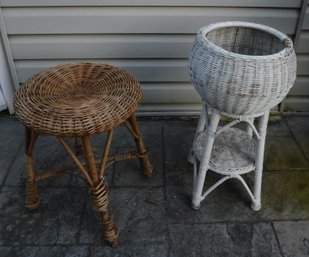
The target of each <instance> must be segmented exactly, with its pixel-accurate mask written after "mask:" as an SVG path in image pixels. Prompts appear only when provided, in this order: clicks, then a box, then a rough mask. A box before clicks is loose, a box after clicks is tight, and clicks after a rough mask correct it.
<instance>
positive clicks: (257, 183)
mask: <svg viewBox="0 0 309 257" xmlns="http://www.w3.org/2000/svg"><path fill="white" fill-rule="evenodd" d="M268 118H269V111H267V112H266V113H265V114H264V115H263V116H261V117H259V118H258V132H259V135H260V139H259V140H257V151H256V157H255V174H254V188H253V195H254V200H253V201H252V203H251V208H252V209H253V210H254V211H258V210H260V209H261V187H262V173H263V161H264V150H265V138H266V132H267V123H268Z"/></svg>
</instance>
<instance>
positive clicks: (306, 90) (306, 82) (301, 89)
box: [289, 76, 309, 97]
mask: <svg viewBox="0 0 309 257" xmlns="http://www.w3.org/2000/svg"><path fill="white" fill-rule="evenodd" d="M289 95H290V96H305V97H309V76H299V77H298V78H297V79H296V82H295V84H294V86H293V87H292V88H291V90H290V92H289Z"/></svg>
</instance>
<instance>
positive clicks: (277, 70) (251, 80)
mask: <svg viewBox="0 0 309 257" xmlns="http://www.w3.org/2000/svg"><path fill="white" fill-rule="evenodd" d="M295 71H296V56H295V52H294V48H293V43H292V41H291V39H290V38H288V37H287V36H286V35H285V34H283V33H281V32H280V31H278V30H275V29H273V28H270V27H268V26H264V25H260V24H255V23H248V22H220V23H214V24H211V25H209V26H206V27H203V28H201V29H200V31H199V32H198V35H197V38H196V40H195V42H194V45H193V48H192V49H191V51H190V56H189V73H190V77H191V80H192V83H193V85H194V86H195V88H196V90H197V91H198V92H199V93H200V95H201V96H202V98H203V99H204V100H205V101H206V102H207V104H209V105H210V106H212V107H214V108H216V109H218V110H220V111H221V112H225V113H228V114H234V115H250V114H257V113H262V112H264V111H266V110H269V109H270V108H272V107H274V106H276V105H277V104H278V103H280V102H281V101H282V100H283V98H284V97H285V96H286V95H287V93H288V91H289V90H290V88H291V87H292V85H293V83H294V81H295V78H296V72H295Z"/></svg>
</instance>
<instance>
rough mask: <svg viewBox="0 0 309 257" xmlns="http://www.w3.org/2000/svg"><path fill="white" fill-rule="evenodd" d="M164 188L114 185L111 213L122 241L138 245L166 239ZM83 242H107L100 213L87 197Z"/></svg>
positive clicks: (121, 243)
mask: <svg viewBox="0 0 309 257" xmlns="http://www.w3.org/2000/svg"><path fill="white" fill-rule="evenodd" d="M165 204H166V203H165V199H164V190H163V188H162V187H158V188H132V187H130V188H113V189H112V190H110V205H111V208H110V210H111V213H112V214H113V215H114V220H115V221H116V224H117V227H118V229H119V232H120V234H119V244H120V245H139V244H145V243H152V242H158V241H165V240H167V222H166V212H165ZM80 243H82V244H99V245H102V244H103V245H104V244H105V245H107V243H106V242H104V240H103V234H102V230H101V223H100V217H99V214H98V213H97V212H96V210H94V208H93V206H92V203H91V202H90V201H87V205H86V209H85V213H84V215H83V221H82V224H81V233H80Z"/></svg>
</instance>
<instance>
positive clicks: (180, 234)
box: [170, 223, 281, 257]
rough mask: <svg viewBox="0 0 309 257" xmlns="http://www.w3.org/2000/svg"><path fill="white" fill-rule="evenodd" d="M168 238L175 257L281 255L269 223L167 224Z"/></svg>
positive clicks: (269, 256) (268, 256) (171, 254)
mask: <svg viewBox="0 0 309 257" xmlns="http://www.w3.org/2000/svg"><path fill="white" fill-rule="evenodd" d="M170 240H171V251H170V256H175V257H176V256H177V257H180V256H186V257H198V256H220V257H238V256H267V257H281V254H280V249H279V246H278V244H277V241H276V237H275V234H274V231H273V229H272V226H271V224H269V223H255V224H238V223H228V224H220V223H216V224H208V225H203V224H193V225H179V224H177V225H170ZM179 242H181V244H180V243H179Z"/></svg>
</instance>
